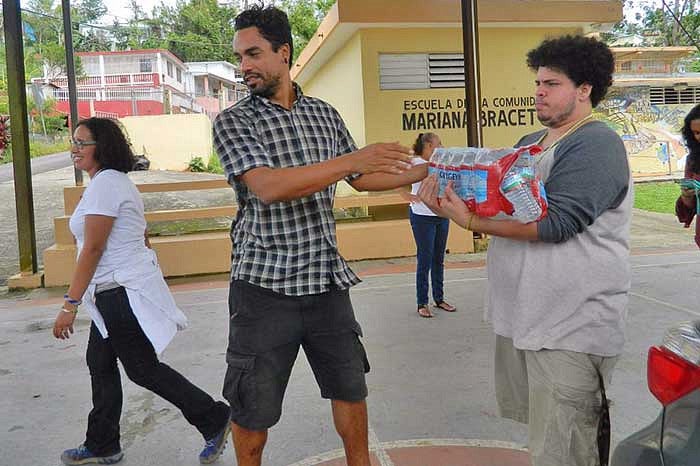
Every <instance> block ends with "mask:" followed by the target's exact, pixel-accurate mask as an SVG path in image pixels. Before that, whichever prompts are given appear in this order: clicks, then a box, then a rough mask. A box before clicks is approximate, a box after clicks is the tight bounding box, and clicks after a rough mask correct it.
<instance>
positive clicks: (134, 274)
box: [53, 118, 230, 465]
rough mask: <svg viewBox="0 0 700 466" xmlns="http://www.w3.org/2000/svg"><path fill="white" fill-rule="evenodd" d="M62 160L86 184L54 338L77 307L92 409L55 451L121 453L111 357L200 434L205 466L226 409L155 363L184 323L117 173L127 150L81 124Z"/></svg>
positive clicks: (120, 137)
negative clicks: (68, 445) (83, 316)
mask: <svg viewBox="0 0 700 466" xmlns="http://www.w3.org/2000/svg"><path fill="white" fill-rule="evenodd" d="M71 156H72V158H73V163H74V165H75V167H76V168H78V169H81V170H85V171H86V172H87V173H88V175H89V176H90V183H89V184H88V186H87V188H86V189H85V191H84V193H83V196H82V198H81V199H80V202H79V203H78V205H77V207H76V209H75V212H73V215H71V218H70V224H69V225H70V229H71V232H72V233H73V235H74V236H75V238H76V240H77V245H78V262H77V265H76V269H75V273H74V274H73V278H72V280H71V284H70V287H69V288H68V292H67V293H66V294H65V296H64V299H65V302H64V304H63V308H62V309H61V310H60V311H59V312H58V315H57V316H56V321H55V323H54V327H53V335H54V336H55V337H56V338H60V339H66V338H70V334H72V333H73V322H74V321H75V316H76V314H77V312H78V305H80V304H81V303H82V302H83V301H84V302H85V307H86V308H87V312H88V313H89V314H90V317H91V319H92V325H91V327H90V337H89V341H88V345H87V365H88V368H89V370H90V378H91V382H92V410H91V411H90V414H89V416H88V420H87V433H86V435H85V442H84V443H83V444H81V445H80V446H78V447H77V448H72V449H69V450H66V451H64V452H63V454H62V455H61V461H63V463H65V464H68V465H77V464H88V463H97V464H114V463H116V462H118V461H120V460H121V459H122V457H123V456H124V454H123V452H122V449H121V445H120V441H119V438H120V432H119V420H120V417H121V410H122V386H121V379H120V375H119V368H118V367H117V359H119V361H121V364H122V366H123V367H124V370H125V372H126V374H127V376H128V377H129V378H130V379H131V380H132V381H133V382H134V383H136V384H138V385H140V386H142V387H144V388H146V389H148V390H150V391H152V392H153V393H155V394H157V395H159V396H161V397H162V398H164V399H165V400H167V401H169V402H170V403H172V404H174V405H175V406H176V407H177V408H179V409H180V411H182V413H183V415H184V416H185V419H187V421H188V422H189V423H190V424H192V425H194V426H195V427H196V428H197V430H198V431H199V432H200V433H201V434H202V436H203V437H204V440H205V445H204V449H203V450H202V452H201V453H200V455H199V461H200V463H211V462H213V461H215V460H216V459H217V458H218V457H219V455H220V454H221V452H222V451H223V449H224V447H225V445H226V438H227V436H228V432H229V425H230V423H229V408H228V406H227V405H226V404H225V403H223V402H216V401H214V400H213V399H212V398H211V397H210V396H209V395H208V394H207V393H205V392H204V391H202V390H201V389H199V388H198V387H196V386H195V385H193V384H192V383H191V382H190V381H188V380H187V379H186V378H185V377H183V376H182V375H181V374H180V373H178V372H176V371H175V370H173V369H172V368H170V367H169V366H167V365H166V364H163V363H162V362H160V361H159V360H158V355H159V354H160V353H161V352H162V351H163V350H164V349H165V347H166V346H167V345H168V343H170V341H171V340H172V338H173V337H174V336H175V333H176V332H177V331H178V330H180V329H182V328H184V327H185V325H186V324H187V318H186V317H185V315H184V314H183V313H182V311H180V309H178V308H177V306H176V304H175V301H174V300H173V297H172V295H171V294H170V290H169V289H168V286H167V284H166V283H165V280H163V275H162V272H161V270H160V267H159V266H158V262H157V258H156V255H155V252H153V250H151V249H150V244H149V243H148V237H147V236H146V235H145V232H146V219H145V217H144V208H143V200H142V199H141V195H140V194H139V192H138V190H137V189H136V186H135V185H134V183H133V182H132V181H131V180H130V179H129V177H128V176H127V175H126V173H127V172H129V171H130V170H131V168H132V166H133V163H134V156H133V153H132V151H131V147H130V146H129V143H128V142H127V140H126V137H125V136H124V133H123V132H122V130H121V129H120V127H119V126H118V125H117V123H115V122H114V121H113V120H109V119H105V118H89V119H87V120H83V121H81V122H79V123H78V125H77V127H76V129H75V132H74V133H73V140H72V146H71Z"/></svg>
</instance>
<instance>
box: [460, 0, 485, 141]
mask: <svg viewBox="0 0 700 466" xmlns="http://www.w3.org/2000/svg"><path fill="white" fill-rule="evenodd" d="M477 1H478V0H462V40H463V42H464V92H465V94H466V111H467V145H468V146H470V147H481V146H482V143H483V137H482V133H481V121H480V120H481V118H480V115H481V112H480V109H481V102H480V100H481V84H480V82H481V79H480V73H479V14H478V9H477Z"/></svg>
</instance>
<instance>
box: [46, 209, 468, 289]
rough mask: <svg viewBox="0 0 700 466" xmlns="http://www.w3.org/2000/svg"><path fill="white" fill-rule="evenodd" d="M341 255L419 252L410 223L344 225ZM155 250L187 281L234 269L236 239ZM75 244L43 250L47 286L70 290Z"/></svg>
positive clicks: (205, 239) (156, 244) (168, 243)
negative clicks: (232, 249)
mask: <svg viewBox="0 0 700 466" xmlns="http://www.w3.org/2000/svg"><path fill="white" fill-rule="evenodd" d="M336 237H337V239H338V249H339V251H340V254H341V255H342V256H343V257H344V258H345V259H346V260H349V261H354V260H362V259H380V258H388V257H406V256H413V255H415V254H416V245H415V241H414V239H413V232H412V231H411V225H410V223H409V221H408V219H401V220H382V221H376V222H371V221H370V222H357V223H340V224H338V225H337V226H336ZM150 241H151V246H152V247H153V249H154V250H155V251H156V254H157V255H158V262H159V263H160V267H161V269H162V270H163V275H165V276H166V277H182V276H186V275H198V274H208V273H224V272H228V271H230V270H231V239H230V236H229V232H228V230H222V231H215V232H210V233H188V234H186V235H178V236H155V237H152V238H150ZM447 248H448V249H449V250H450V252H452V253H467V252H473V251H474V242H473V240H472V236H471V233H470V232H466V231H464V230H462V229H461V228H459V227H457V226H456V225H454V224H453V225H452V228H450V234H449V236H448V238H447ZM76 253H77V249H76V246H75V245H74V244H54V245H53V246H51V247H50V248H48V249H46V250H45V251H44V270H45V278H44V284H45V286H47V287H48V286H65V285H68V284H69V283H70V280H71V277H72V276H73V271H74V270H75V262H76V259H77V257H76Z"/></svg>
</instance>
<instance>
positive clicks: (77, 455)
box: [61, 445, 124, 465]
mask: <svg viewBox="0 0 700 466" xmlns="http://www.w3.org/2000/svg"><path fill="white" fill-rule="evenodd" d="M122 458H124V452H122V451H118V452H117V453H114V454H113V455H107V456H97V455H95V454H94V453H92V452H91V451H90V450H88V449H87V447H86V446H85V445H80V446H79V447H78V448H71V449H70V450H66V451H64V452H63V454H62V455H61V461H63V464H68V465H73V464H114V463H118V462H120V461H121V460H122Z"/></svg>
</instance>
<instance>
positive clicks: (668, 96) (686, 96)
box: [649, 87, 700, 105]
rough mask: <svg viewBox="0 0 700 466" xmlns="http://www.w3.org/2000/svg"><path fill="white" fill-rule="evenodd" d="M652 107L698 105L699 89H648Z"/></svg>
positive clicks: (699, 98)
mask: <svg viewBox="0 0 700 466" xmlns="http://www.w3.org/2000/svg"><path fill="white" fill-rule="evenodd" d="M649 102H650V103H651V104H652V105H669V104H697V103H700V87H678V88H675V87H652V88H649Z"/></svg>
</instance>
